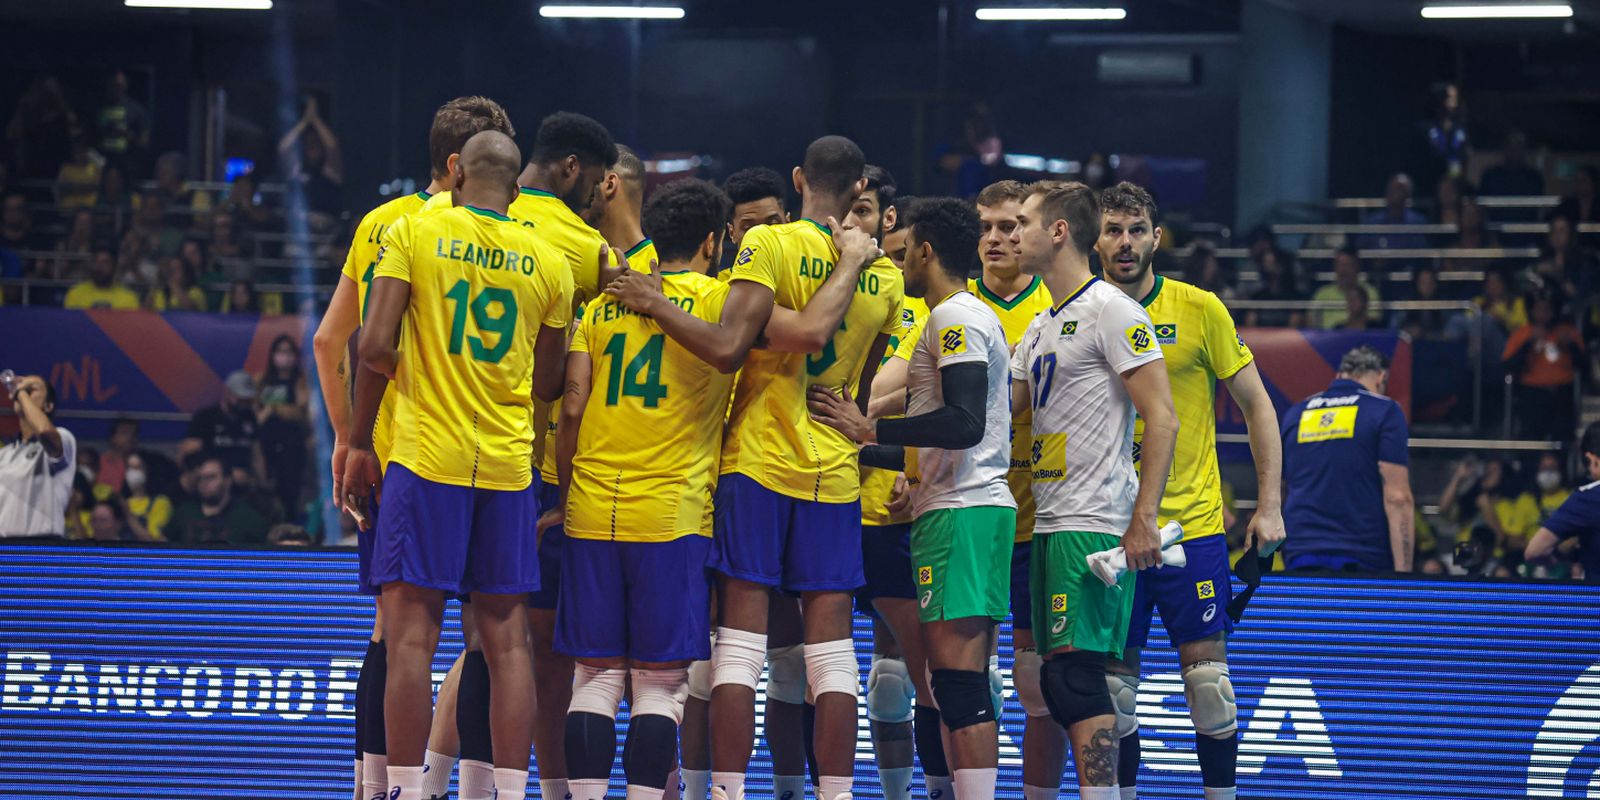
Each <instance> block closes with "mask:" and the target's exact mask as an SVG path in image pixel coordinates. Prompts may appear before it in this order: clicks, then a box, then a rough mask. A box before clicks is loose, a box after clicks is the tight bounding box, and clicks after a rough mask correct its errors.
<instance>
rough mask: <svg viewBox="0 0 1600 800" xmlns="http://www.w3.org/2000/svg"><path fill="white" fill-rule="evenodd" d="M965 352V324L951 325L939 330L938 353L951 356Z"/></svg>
mask: <svg viewBox="0 0 1600 800" xmlns="http://www.w3.org/2000/svg"><path fill="white" fill-rule="evenodd" d="M965 352H967V326H965V325H951V326H950V327H948V328H942V329H940V330H939V355H941V356H953V355H956V354H958V353H965Z"/></svg>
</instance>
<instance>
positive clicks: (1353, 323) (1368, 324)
mask: <svg viewBox="0 0 1600 800" xmlns="http://www.w3.org/2000/svg"><path fill="white" fill-rule="evenodd" d="M1370 308H1371V301H1369V300H1368V299H1367V293H1366V292H1365V291H1363V290H1362V289H1361V287H1359V286H1353V287H1351V288H1349V289H1346V290H1345V291H1344V314H1345V316H1344V322H1341V323H1339V330H1342V331H1364V330H1367V329H1369V328H1373V327H1376V325H1377V324H1378V323H1377V320H1374V319H1373V318H1372V314H1371V312H1370V311H1369V310H1368V309H1370Z"/></svg>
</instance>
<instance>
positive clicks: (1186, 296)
mask: <svg viewBox="0 0 1600 800" xmlns="http://www.w3.org/2000/svg"><path fill="white" fill-rule="evenodd" d="M1139 304H1140V305H1142V306H1144V308H1145V311H1146V312H1147V313H1148V314H1149V315H1150V320H1151V322H1152V323H1153V326H1154V328H1155V331H1156V340H1157V341H1158V342H1160V344H1161V354H1162V356H1163V357H1164V361H1165V362H1166V365H1167V380H1168V381H1169V382H1170V383H1171V384H1172V405H1173V407H1174V408H1176V409H1177V412H1178V443H1177V447H1176V448H1175V449H1174V450H1173V453H1172V474H1171V476H1170V477H1168V478H1167V492H1166V494H1164V495H1162V497H1161V511H1160V512H1159V514H1158V515H1157V517H1158V522H1159V523H1160V524H1162V525H1165V524H1167V521H1168V520H1173V519H1175V520H1177V521H1178V523H1179V524H1181V525H1182V526H1183V539H1182V541H1185V542H1187V541H1189V540H1191V539H1198V538H1200V537H1202V536H1221V535H1222V534H1223V533H1225V530H1224V527H1223V522H1222V473H1221V471H1220V470H1219V469H1218V467H1217V412H1216V400H1217V380H1218V379H1219V378H1222V379H1226V378H1231V377H1233V375H1234V374H1235V373H1237V372H1238V371H1239V370H1241V369H1244V368H1245V366H1246V365H1248V364H1249V363H1250V361H1251V360H1252V359H1254V358H1255V356H1254V355H1252V354H1251V353H1250V348H1249V347H1246V346H1245V343H1244V339H1243V338H1241V337H1240V336H1239V331H1238V329H1236V328H1235V327H1234V326H1233V317H1232V315H1230V314H1229V313H1228V309H1227V307H1226V306H1224V305H1223V304H1222V301H1221V300H1218V299H1217V296H1216V295H1214V294H1212V293H1210V292H1208V291H1206V290H1204V289H1201V288H1199V287H1197V286H1191V285H1190V284H1187V283H1184V282H1182V281H1175V280H1171V279H1169V278H1164V277H1162V276H1160V275H1157V276H1156V284H1155V287H1154V288H1152V289H1151V290H1150V294H1149V295H1147V296H1145V298H1144V299H1142V300H1140V301H1139ZM1143 441H1144V420H1142V419H1140V420H1137V421H1135V422H1134V427H1133V463H1134V466H1135V467H1138V466H1139V465H1140V464H1139V446H1140V443H1141V442H1143Z"/></svg>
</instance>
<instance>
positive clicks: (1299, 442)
mask: <svg viewBox="0 0 1600 800" xmlns="http://www.w3.org/2000/svg"><path fill="white" fill-rule="evenodd" d="M1282 425H1283V429H1282V434H1283V478H1284V482H1285V484H1286V486H1287V496H1286V498H1285V500H1284V504H1283V522H1284V527H1285V529H1286V530H1287V532H1288V539H1287V540H1286V541H1285V542H1284V550H1285V551H1287V552H1288V553H1290V554H1291V555H1294V554H1317V555H1332V556H1343V557H1346V558H1354V559H1357V560H1358V561H1360V562H1361V564H1362V565H1363V566H1365V567H1367V568H1368V569H1373V570H1389V569H1393V568H1394V556H1393V553H1392V551H1391V550H1390V547H1389V519H1388V516H1387V515H1385V514H1384V511H1383V477H1382V476H1381V475H1380V474H1379V472H1378V462H1380V461H1382V462H1388V463H1390V464H1398V465H1400V466H1407V465H1409V464H1410V456H1409V454H1408V452H1407V449H1406V445H1407V441H1408V436H1407V433H1406V417H1405V412H1403V411H1401V410H1400V404H1399V403H1396V402H1395V401H1393V400H1390V399H1389V398H1387V397H1384V396H1383V395H1380V394H1374V393H1372V392H1369V391H1367V390H1366V389H1365V388H1363V387H1362V386H1361V384H1359V383H1356V382H1355V381H1352V380H1343V379H1339V380H1335V381H1334V382H1333V383H1332V384H1331V385H1329V386H1328V390H1327V391H1325V392H1322V393H1320V394H1315V395H1312V396H1311V397H1308V398H1306V399H1305V400H1303V401H1301V402H1299V403H1297V404H1295V405H1294V406H1293V407H1292V408H1290V409H1289V411H1288V413H1287V414H1284V416H1283V423H1282Z"/></svg>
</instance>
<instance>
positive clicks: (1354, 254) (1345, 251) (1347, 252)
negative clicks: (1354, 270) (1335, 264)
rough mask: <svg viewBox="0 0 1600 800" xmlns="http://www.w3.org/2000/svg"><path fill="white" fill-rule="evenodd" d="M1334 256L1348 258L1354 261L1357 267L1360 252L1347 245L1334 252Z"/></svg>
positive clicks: (1359, 260)
mask: <svg viewBox="0 0 1600 800" xmlns="http://www.w3.org/2000/svg"><path fill="white" fill-rule="evenodd" d="M1334 256H1349V257H1351V258H1353V259H1355V260H1356V264H1357V265H1359V264H1360V263H1361V251H1360V250H1357V249H1356V246H1355V245H1353V244H1347V245H1345V246H1343V247H1341V248H1339V249H1338V250H1337V251H1335V252H1334Z"/></svg>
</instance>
